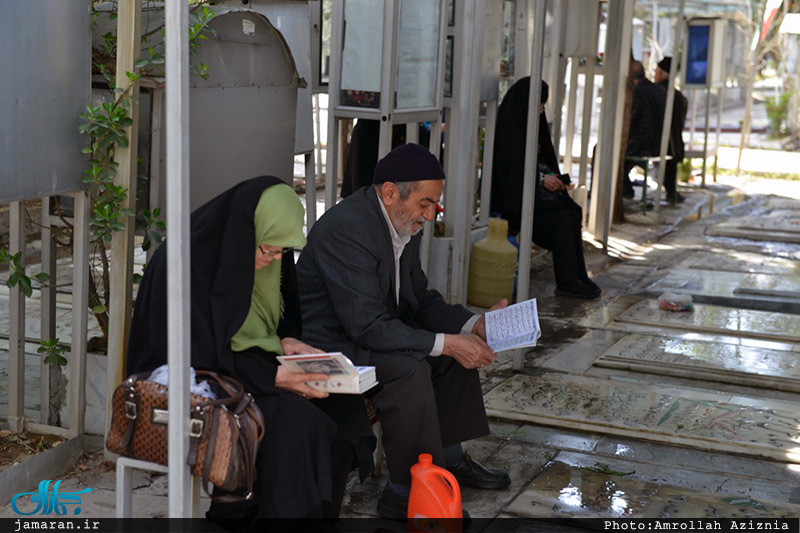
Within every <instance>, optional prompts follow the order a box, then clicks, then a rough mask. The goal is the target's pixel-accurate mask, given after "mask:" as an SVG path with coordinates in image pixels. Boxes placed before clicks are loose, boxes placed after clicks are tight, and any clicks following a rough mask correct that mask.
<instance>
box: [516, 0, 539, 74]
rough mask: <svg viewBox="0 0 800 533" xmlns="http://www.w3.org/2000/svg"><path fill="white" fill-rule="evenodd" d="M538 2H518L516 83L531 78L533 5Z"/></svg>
mask: <svg viewBox="0 0 800 533" xmlns="http://www.w3.org/2000/svg"><path fill="white" fill-rule="evenodd" d="M535 1H536V0H516V8H515V11H514V13H515V15H516V21H515V24H514V30H515V33H514V56H515V59H514V81H516V80H519V79H521V78H524V77H525V76H530V74H531V73H530V68H531V58H530V51H531V49H532V48H533V44H532V43H533V39H534V37H535V36H534V34H533V17H532V16H531V13H533V3H534V2H535Z"/></svg>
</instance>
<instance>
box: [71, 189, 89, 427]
mask: <svg viewBox="0 0 800 533" xmlns="http://www.w3.org/2000/svg"><path fill="white" fill-rule="evenodd" d="M73 198H74V200H75V203H74V220H75V227H74V230H73V243H72V262H73V270H72V341H71V343H70V344H71V346H72V347H71V349H70V357H69V372H70V378H69V382H70V394H69V434H70V436H71V437H77V436H78V435H82V434H83V432H84V427H85V415H86V331H87V329H88V323H89V311H88V307H89V211H90V209H91V207H90V202H89V191H80V192H76V193H75V195H74V196H73Z"/></svg>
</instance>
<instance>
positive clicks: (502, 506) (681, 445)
mask: <svg viewBox="0 0 800 533" xmlns="http://www.w3.org/2000/svg"><path fill="white" fill-rule="evenodd" d="M740 183H742V184H746V183H745V182H744V181H742V182H740ZM779 185H780V184H779ZM779 185H778V186H779ZM681 191H682V192H683V193H684V194H685V195H686V196H687V200H686V201H685V202H684V203H683V204H679V205H678V206H676V207H671V206H670V207H665V208H664V209H662V210H661V214H662V216H663V220H664V222H663V223H662V224H657V225H636V224H632V223H626V224H621V225H618V226H615V227H614V228H612V237H613V239H612V241H611V242H610V247H609V254H603V253H602V251H601V250H600V248H599V245H598V243H592V242H587V243H586V246H585V249H586V255H587V264H588V267H589V270H590V271H591V275H592V278H593V279H594V280H595V281H596V282H597V283H598V284H599V285H600V286H601V287H602V288H603V295H602V297H601V298H599V299H597V300H575V299H571V298H563V297H556V296H554V294H553V290H554V288H555V283H554V279H553V273H552V263H551V258H550V254H549V253H546V252H543V251H538V252H537V253H536V255H535V256H534V258H533V262H532V264H533V266H532V270H533V272H532V276H531V278H532V279H531V290H530V296H531V297H536V298H537V299H538V304H539V312H540V322H541V325H542V331H543V336H542V339H541V341H540V344H539V346H537V347H536V348H534V349H532V350H530V351H529V352H528V353H526V354H525V357H524V367H523V369H522V371H521V372H515V371H514V370H513V368H512V366H513V365H512V362H513V359H514V357H513V355H514V354H513V353H511V352H503V353H501V354H500V355H498V357H497V359H496V361H495V362H494V363H493V364H492V365H491V366H489V367H487V368H485V369H483V370H482V371H481V376H482V380H483V390H484V394H485V401H486V405H487V408H488V410H489V413H490V414H491V416H492V419H491V425H490V427H491V434H490V435H489V436H487V437H484V438H481V439H477V440H475V441H471V442H469V443H466V445H465V448H466V449H467V451H468V452H469V453H471V454H472V455H473V456H474V457H475V458H476V459H478V460H479V461H481V462H483V463H484V464H487V465H488V466H491V467H496V468H506V469H508V470H509V473H510V476H511V480H512V483H511V486H510V487H508V488H507V489H504V490H500V491H480V490H475V489H464V490H463V504H464V507H465V508H466V509H468V510H469V511H470V513H471V515H472V516H473V517H479V518H480V517H482V518H495V517H650V518H652V517H670V518H678V517H683V518H689V517H691V518H701V517H761V518H775V517H788V516H791V517H797V516H799V515H800V483H798V481H800V418H799V417H800V409H797V406H798V400H800V396H798V394H799V393H800V367H799V366H798V365H799V364H800V363H798V356H799V355H800V329H798V328H799V327H800V326H798V324H800V321H798V320H796V319H795V314H794V313H796V312H797V309H796V308H795V307H794V306H795V304H797V305H800V271H799V270H798V267H797V265H798V263H797V260H798V259H800V245H799V244H796V242H797V241H793V240H791V239H789V240H787V239H779V238H776V236H777V237H781V236H782V235H783V234H787V233H788V234H789V235H792V234H794V233H797V234H798V235H800V230H798V229H797V228H796V227H795V226H793V222H792V221H793V215H794V213H800V201H797V200H786V199H781V198H778V197H776V196H751V197H750V198H745V197H744V196H743V195H741V194H737V193H736V190H735V189H733V188H731V186H730V185H724V184H722V183H719V184H710V186H709V188H708V189H699V188H693V187H684V188H682V189H681ZM762 191H764V192H768V189H766V188H765V187H762ZM634 209H635V207H634ZM753 216H756V217H757V218H758V220H757V221H756V222H758V224H756V223H754V222H753V220H749V219H746V218H745V217H753ZM769 217H772V219H771V220H772V221H773V222H770V221H769V220H770V218H769ZM742 221H745V223H742ZM723 225H727V226H733V227H736V228H739V229H741V230H742V231H744V232H747V231H749V232H750V233H748V234H747V235H740V234H735V235H733V236H726V235H721V234H719V232H714V231H713V230H712V231H709V230H710V229H711V228H714V227H717V228H718V227H720V226H723ZM711 233H716V235H711ZM773 239H774V240H773ZM662 289H664V290H667V289H668V290H670V291H675V292H682V293H684V294H692V295H693V296H694V297H695V298H696V303H695V310H694V311H693V312H689V313H668V312H666V311H662V310H660V309H658V308H657V303H656V301H657V296H658V293H659V292H660V291H661V290H662ZM754 291H755V292H754ZM759 291H761V292H759ZM710 298H711V299H713V298H717V299H716V300H714V301H711V300H709V299H710ZM0 300H1V298H0ZM765 300H768V301H770V302H771V305H773V306H774V307H772V308H770V310H769V311H766V310H764V308H763V307H759V302H763V301H765ZM0 305H1V304H0ZM3 327H4V326H3V324H2V323H0V329H2V328H3ZM0 333H1V332H0ZM3 348H4V347H3V346H0V357H2V356H3V355H4V353H3V352H4V349H3ZM4 381H5V380H0V394H2V393H3V387H4V386H5V385H4ZM26 392H27V391H26ZM30 396H31V402H32V404H31V405H30V406H28V407H29V408H31V409H35V408H36V407H37V406H36V405H35V402H37V401H38V396H39V395H38V393H36V394H31V395H30ZM0 399H2V396H0ZM101 444H102V442H101V439H99V438H95V439H90V441H89V447H90V448H91V447H94V450H95V451H94V452H91V453H89V454H87V455H85V456H84V457H83V458H82V459H81V460H80V461H79V462H78V464H77V465H76V466H75V467H74V468H73V469H72V471H70V472H69V473H68V474H67V475H65V476H64V477H63V479H64V480H65V481H64V486H65V487H72V488H75V489H78V488H81V487H93V488H94V489H95V490H94V491H93V493H92V496H91V498H88V497H87V498H85V499H84V502H85V505H84V509H83V512H82V515H83V516H87V517H108V516H112V515H113V512H114V490H113V488H114V469H113V465H112V464H111V463H108V462H105V461H104V459H103V456H102V453H101V452H100V451H98V450H99V447H100V445H101ZM385 482H386V467H385V464H384V465H383V468H382V469H381V473H379V474H376V475H375V476H372V477H370V478H368V479H367V480H366V481H365V482H364V483H359V481H358V479H357V478H356V477H355V476H352V477H351V478H350V480H349V482H348V491H347V495H346V496H345V501H344V506H343V511H342V515H343V516H345V517H373V516H376V514H377V513H376V509H375V505H376V502H377V499H378V497H379V495H380V492H381V490H382V488H383V485H384V484H385ZM166 495H167V483H166V477H165V476H163V475H156V474H151V473H146V472H137V473H136V474H135V476H134V497H133V502H134V514H135V516H141V517H146V516H166V513H167V498H166ZM207 505H208V500H207V499H203V500H201V507H202V508H205V507H207ZM13 516H15V515H14V513H13V511H11V510H10V509H9V506H8V505H5V506H4V507H2V508H0V517H13Z"/></svg>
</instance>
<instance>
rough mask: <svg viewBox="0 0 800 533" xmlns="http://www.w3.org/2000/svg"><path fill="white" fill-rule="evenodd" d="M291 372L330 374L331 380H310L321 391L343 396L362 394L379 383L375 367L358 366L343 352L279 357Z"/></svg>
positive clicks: (311, 384) (312, 385)
mask: <svg viewBox="0 0 800 533" xmlns="http://www.w3.org/2000/svg"><path fill="white" fill-rule="evenodd" d="M278 361H280V362H281V364H282V365H284V366H285V367H286V368H287V369H288V370H289V371H291V372H297V373H301V374H327V375H329V376H330V378H328V380H327V381H308V382H307V383H306V384H307V385H308V386H309V387H313V388H315V389H317V390H321V391H325V392H335V393H343V394H362V393H363V392H366V391H368V390H369V389H371V388H372V387H374V386H375V385H377V384H378V381H377V379H376V377H375V367H374V366H355V365H354V364H353V362H352V361H350V359H348V358H347V356H346V355H344V354H343V353H341V352H334V353H313V354H301V355H279V356H278Z"/></svg>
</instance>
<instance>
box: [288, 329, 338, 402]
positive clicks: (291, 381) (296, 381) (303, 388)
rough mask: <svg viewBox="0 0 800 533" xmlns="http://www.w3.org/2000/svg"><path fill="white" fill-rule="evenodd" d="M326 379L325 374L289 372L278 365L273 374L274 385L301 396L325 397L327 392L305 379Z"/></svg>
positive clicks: (310, 397)
mask: <svg viewBox="0 0 800 533" xmlns="http://www.w3.org/2000/svg"><path fill="white" fill-rule="evenodd" d="M297 342H300V341H297ZM301 344H302V343H301ZM327 379H328V376H327V374H298V373H296V372H289V371H288V370H286V367H285V366H283V365H280V366H278V373H277V374H275V386H276V387H278V388H279V389H283V390H288V391H289V392H293V393H295V394H297V395H298V396H302V397H303V398H309V399H312V398H327V397H328V393H327V392H323V391H321V390H317V389H315V388H312V387H309V386H308V385H306V382H307V381H324V380H327Z"/></svg>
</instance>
